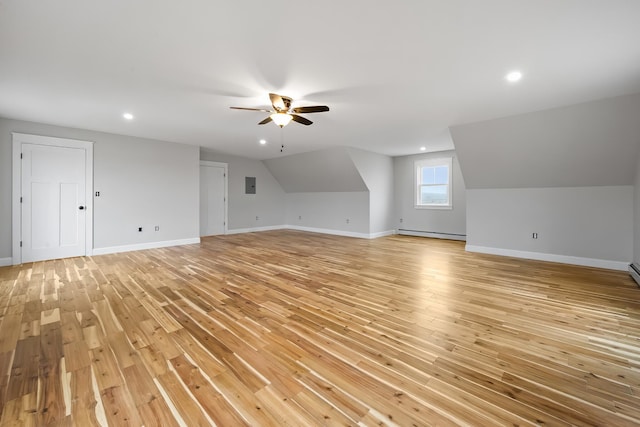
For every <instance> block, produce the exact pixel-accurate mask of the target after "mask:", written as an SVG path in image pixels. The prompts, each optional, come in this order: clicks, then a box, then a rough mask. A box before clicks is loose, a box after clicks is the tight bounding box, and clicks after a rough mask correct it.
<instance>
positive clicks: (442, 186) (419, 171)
mask: <svg viewBox="0 0 640 427" xmlns="http://www.w3.org/2000/svg"><path fill="white" fill-rule="evenodd" d="M451 163H452V162H451V157H449V158H443V159H425V160H419V161H417V162H416V163H415V170H416V180H415V182H416V188H415V207H416V208H428V209H451V208H452V207H453V200H452V199H453V197H452V194H451V175H452V174H451Z"/></svg>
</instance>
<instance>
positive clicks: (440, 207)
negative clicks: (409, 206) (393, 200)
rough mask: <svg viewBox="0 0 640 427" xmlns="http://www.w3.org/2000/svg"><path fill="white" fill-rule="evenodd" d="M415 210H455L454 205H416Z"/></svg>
mask: <svg viewBox="0 0 640 427" xmlns="http://www.w3.org/2000/svg"><path fill="white" fill-rule="evenodd" d="M413 207H414V209H434V210H453V206H452V205H440V206H438V205H414V206H413Z"/></svg>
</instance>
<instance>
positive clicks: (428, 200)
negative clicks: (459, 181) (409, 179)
mask: <svg viewBox="0 0 640 427" xmlns="http://www.w3.org/2000/svg"><path fill="white" fill-rule="evenodd" d="M448 187H449V186H448V185H426V186H421V187H420V204H421V205H446V204H448V203H449V194H448Z"/></svg>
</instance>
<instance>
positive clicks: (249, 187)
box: [244, 176, 256, 194]
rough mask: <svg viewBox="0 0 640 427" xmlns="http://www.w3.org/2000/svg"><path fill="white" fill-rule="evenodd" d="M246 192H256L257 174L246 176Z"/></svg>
mask: <svg viewBox="0 0 640 427" xmlns="http://www.w3.org/2000/svg"><path fill="white" fill-rule="evenodd" d="M244 193H245V194H256V177H255V176H245V177H244Z"/></svg>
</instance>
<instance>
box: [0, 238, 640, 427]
mask: <svg viewBox="0 0 640 427" xmlns="http://www.w3.org/2000/svg"><path fill="white" fill-rule="evenodd" d="M0 315H1V317H0V409H1V411H0V412H1V414H0V427H4V426H19V425H25V426H57V425H64V426H69V425H75V426H83V427H84V426H92V425H103V426H106V425H110V426H121V425H122V426H124V425H132V426H140V425H145V426H173V425H182V426H206V425H214V424H215V425H219V426H241V425H251V426H282V425H291V426H316V425H318V426H320V425H329V426H335V425H345V426H346V425H351V426H355V425H399V426H414V425H415V426H423V425H444V426H446V425H474V426H475V425H482V426H485V425H486V426H494V425H553V426H562V425H600V426H631V425H639V424H640V289H638V287H637V286H636V285H635V283H634V282H633V281H632V280H631V278H630V277H629V276H628V274H626V273H625V272H615V271H607V270H598V269H592V268H581V267H574V266H568V265H561V264H551V263H543V262H535V261H526V260H517V259H509V258H502V257H494V256H489V255H479V254H472V253H466V252H465V251H464V245H463V243H461V242H454V241H444V240H434V239H425V238H417V237H407V236H390V237H385V238H380V239H376V240H362V239H352V238H346V237H336V236H327V235H321V234H312V233H303V232H296V231H273V232H263V233H252V234H242V235H229V236H219V237H211V238H205V239H203V242H202V243H201V244H200V245H190V246H182V247H174V248H164V249H154V250H147V251H139V252H129V253H122V254H115V255H104V256H95V257H85V258H70V259H63V260H55V261H47V262H38V263H33V264H25V265H23V266H16V267H5V268H0Z"/></svg>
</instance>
